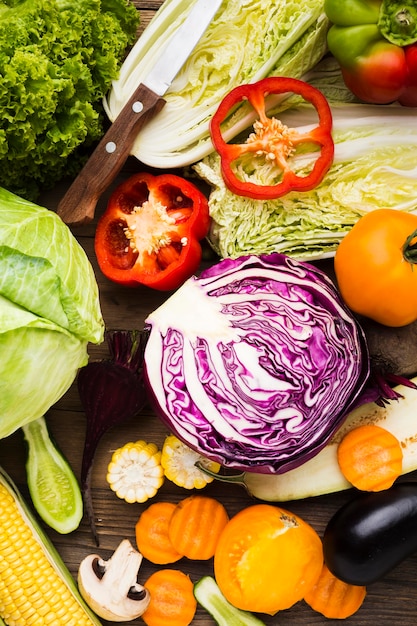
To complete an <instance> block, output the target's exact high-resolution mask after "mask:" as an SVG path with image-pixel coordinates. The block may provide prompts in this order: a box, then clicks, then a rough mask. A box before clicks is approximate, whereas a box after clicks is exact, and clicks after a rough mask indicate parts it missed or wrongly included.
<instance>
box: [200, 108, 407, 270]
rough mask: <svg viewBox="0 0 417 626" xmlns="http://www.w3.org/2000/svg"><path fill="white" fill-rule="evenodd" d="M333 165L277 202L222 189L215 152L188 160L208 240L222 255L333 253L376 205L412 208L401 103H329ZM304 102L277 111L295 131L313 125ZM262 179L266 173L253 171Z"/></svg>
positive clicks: (306, 256)
mask: <svg viewBox="0 0 417 626" xmlns="http://www.w3.org/2000/svg"><path fill="white" fill-rule="evenodd" d="M331 110H332V118H333V139H334V144H335V152H334V158H333V164H332V166H331V168H330V170H329V171H328V172H327V174H326V176H325V177H324V179H323V181H322V182H321V183H320V184H319V185H318V186H316V187H315V188H314V189H312V190H311V191H305V192H303V193H298V192H295V191H294V192H289V193H287V194H286V195H284V196H282V197H281V198H278V199H275V200H253V199H250V198H242V197H241V196H238V195H236V194H234V193H232V192H231V191H229V190H228V188H227V186H226V184H225V182H224V180H223V177H222V174H221V166H220V158H219V156H218V155H217V154H216V153H213V154H210V155H209V156H207V157H206V158H205V159H203V160H202V161H200V162H198V163H197V164H196V165H195V166H194V170H195V171H196V172H197V174H198V175H199V176H200V177H201V178H203V179H204V180H205V181H207V182H208V183H209V185H210V188H211V191H210V195H209V210H210V216H211V226H210V232H209V237H208V239H209V242H210V244H211V246H212V247H213V249H214V250H215V251H216V252H217V253H218V254H219V255H220V256H221V257H231V258H237V257H239V256H241V255H245V254H268V253H271V252H281V253H283V254H288V255H290V256H291V257H293V258H298V259H301V260H313V259H320V258H324V257H329V256H332V255H334V253H335V251H336V249H337V247H338V245H339V243H340V242H341V240H342V239H343V237H344V236H345V235H346V234H347V233H348V232H349V231H350V230H351V228H352V226H353V225H354V224H355V223H356V222H357V221H358V219H359V218H360V217H362V216H363V215H364V214H366V213H369V212H371V211H373V210H375V209H396V210H397V209H400V210H402V211H406V212H414V213H415V212H416V207H417V168H416V167H415V163H416V161H417V126H416V124H415V114H414V113H411V112H410V110H409V109H405V108H404V107H401V106H396V105H393V106H390V107H386V108H383V109H381V107H378V106H376V105H366V104H364V105H358V104H354V103H352V104H341V103H338V104H332V109H331ZM315 118H316V116H315V115H314V114H313V112H312V110H311V107H309V106H303V105H300V106H294V107H292V108H291V109H288V110H287V111H281V112H279V119H280V121H281V122H282V123H283V124H285V125H286V126H288V127H290V128H295V129H297V131H298V132H299V133H302V132H306V131H307V129H310V128H311V127H312V126H311V125H314V124H316V123H317V120H316V119H315ZM257 174H258V176H259V178H260V181H259V182H261V183H262V184H264V185H265V184H267V183H268V179H267V178H266V175H267V174H268V171H265V170H264V169H261V168H260V169H259V170H257Z"/></svg>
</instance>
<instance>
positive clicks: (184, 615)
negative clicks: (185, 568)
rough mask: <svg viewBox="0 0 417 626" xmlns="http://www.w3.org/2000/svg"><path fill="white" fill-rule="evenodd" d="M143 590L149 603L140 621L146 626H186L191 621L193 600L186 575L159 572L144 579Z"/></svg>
mask: <svg viewBox="0 0 417 626" xmlns="http://www.w3.org/2000/svg"><path fill="white" fill-rule="evenodd" d="M145 587H146V588H147V589H148V591H149V593H150V597H151V600H150V603H149V606H148V608H147V609H146V611H145V613H144V614H143V615H142V619H143V621H144V622H145V624H147V626H188V624H191V622H192V621H193V618H194V615H195V612H196V609H197V601H196V599H195V597H194V592H193V590H194V586H193V583H192V582H191V579H190V577H189V576H187V575H186V574H184V573H183V572H181V571H179V570H174V569H161V570H158V571H156V572H154V573H153V574H151V576H150V577H149V578H148V580H147V581H146V583H145Z"/></svg>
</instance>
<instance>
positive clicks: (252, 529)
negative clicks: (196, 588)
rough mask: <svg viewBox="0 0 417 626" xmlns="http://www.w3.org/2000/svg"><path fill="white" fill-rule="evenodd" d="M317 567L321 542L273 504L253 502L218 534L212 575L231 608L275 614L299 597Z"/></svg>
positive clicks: (313, 580) (308, 528)
mask: <svg viewBox="0 0 417 626" xmlns="http://www.w3.org/2000/svg"><path fill="white" fill-rule="evenodd" d="M322 563H323V550H322V543H321V539H320V537H319V536H318V534H317V532H316V531H315V530H314V528H313V527H312V526H310V524H308V523H307V522H305V521H304V520H303V519H302V518H300V517H298V516H297V515H294V514H293V513H292V512H291V511H288V510H286V509H283V508H280V507H278V506H272V505H270V504H254V505H252V506H249V507H246V508H244V509H242V510H241V511H239V513H237V514H236V515H235V516H234V517H232V518H231V520H230V521H229V522H228V524H227V526H226V527H225V529H224V530H223V532H222V534H221V536H220V539H219V541H218V544H217V548H216V554H215V555H214V575H215V579H216V581H217V584H218V585H219V587H220V590H221V591H222V593H223V594H224V596H225V597H226V599H227V600H228V601H229V602H230V603H231V604H233V605H234V606H236V607H238V608H239V609H242V610H244V611H254V612H257V613H258V612H259V613H268V614H269V615H275V613H277V612H278V611H281V610H285V609H288V608H290V607H291V606H293V605H294V604H295V603H296V602H298V601H300V600H301V599H302V598H303V597H304V595H305V594H306V593H307V591H308V589H310V588H311V587H313V585H314V584H315V583H316V581H317V579H318V577H319V575H320V572H321V568H322Z"/></svg>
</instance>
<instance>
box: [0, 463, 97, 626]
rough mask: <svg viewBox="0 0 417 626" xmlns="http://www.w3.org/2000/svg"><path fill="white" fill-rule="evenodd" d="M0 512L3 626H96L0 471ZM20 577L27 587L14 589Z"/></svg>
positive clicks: (0, 612) (65, 571)
mask: <svg viewBox="0 0 417 626" xmlns="http://www.w3.org/2000/svg"><path fill="white" fill-rule="evenodd" d="M0 512H1V519H0V538H1V541H0V543H1V548H0V556H1V563H2V565H1V568H0V616H1V618H2V619H3V620H4V623H5V624H7V625H10V626H12V625H15V624H18V623H20V624H34V623H36V624H38V625H39V626H47V625H48V624H54V626H66V625H68V624H69V623H73V624H76V625H77V626H93V625H94V626H100V621H99V620H98V618H97V617H96V616H95V615H94V614H93V613H92V612H91V611H90V610H89V608H88V607H87V605H86V604H85V602H84V601H83V599H82V598H81V595H80V593H79V592H78V589H77V586H76V584H75V581H74V579H73V578H72V576H71V573H70V572H69V571H68V569H67V567H66V566H65V565H64V563H63V561H62V559H61V557H60V556H59V554H58V552H57V551H56V549H55V548H54V547H53V545H52V543H51V542H50V540H49V539H48V538H47V536H46V535H45V534H44V533H43V532H42V530H41V528H40V526H39V525H38V524H37V522H36V520H35V518H34V516H33V515H32V514H31V512H30V510H29V508H28V507H27V505H26V503H25V502H24V500H23V498H22V497H21V495H20V494H19V492H18V490H17V489H16V486H15V485H14V484H13V482H12V481H11V480H10V478H9V476H8V475H7V474H6V473H5V472H4V471H3V470H2V469H0ZM24 574H26V576H27V577H28V580H29V583H28V584H27V585H16V580H19V577H21V576H22V575H24ZM19 620H20V621H19Z"/></svg>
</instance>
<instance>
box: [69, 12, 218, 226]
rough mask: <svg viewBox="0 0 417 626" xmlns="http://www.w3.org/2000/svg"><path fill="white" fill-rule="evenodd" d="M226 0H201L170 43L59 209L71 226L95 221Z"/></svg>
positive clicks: (93, 154) (118, 117) (124, 108)
mask: <svg viewBox="0 0 417 626" xmlns="http://www.w3.org/2000/svg"><path fill="white" fill-rule="evenodd" d="M221 3H222V0H197V2H196V3H195V5H194V6H193V8H192V9H191V11H190V13H189V14H188V16H187V17H186V19H185V20H184V22H183V23H182V24H181V26H180V27H179V28H178V30H177V31H176V32H175V33H174V35H173V36H172V37H171V39H170V40H169V41H168V43H167V45H166V46H165V48H164V50H163V51H162V53H161V55H160V56H159V58H158V59H157V61H156V62H155V64H154V66H153V68H152V69H151V71H150V72H149V73H148V75H147V76H146V77H145V78H144V80H143V81H142V82H141V83H140V84H139V86H138V87H137V88H136V90H135V91H134V93H133V94H132V96H131V97H130V99H129V100H128V102H127V103H126V104H125V105H124V107H123V108H122V110H121V111H120V113H119V114H118V115H117V117H116V119H115V120H114V121H113V123H112V124H111V125H110V127H109V129H108V131H107V132H106V133H105V134H104V136H103V137H102V139H101V140H100V142H99V143H98V145H97V147H96V148H95V150H94V151H93V152H92V154H91V156H90V157H89V159H88V161H87V162H86V164H85V165H84V167H83V168H82V170H81V171H80V173H79V174H78V176H77V177H76V178H75V180H74V181H73V183H72V184H71V185H70V187H69V189H68V190H67V192H66V193H65V195H64V196H63V198H62V199H61V201H60V202H59V204H58V208H57V213H58V215H59V216H60V217H61V219H62V220H63V221H64V222H65V223H66V224H68V225H73V226H76V225H80V224H85V223H88V222H91V220H92V219H93V218H94V213H95V208H96V204H97V201H98V200H99V198H100V196H101V194H102V193H103V192H104V191H105V190H106V189H107V187H108V186H109V185H110V184H111V183H112V182H113V180H114V179H115V178H116V176H117V174H118V173H119V172H120V170H121V168H122V167H123V165H124V163H125V162H126V160H127V158H128V156H129V154H130V151H131V149H132V146H133V143H134V141H135V139H136V136H137V134H138V132H139V131H140V129H141V128H142V127H143V126H144V125H145V124H146V123H147V122H149V121H150V120H151V119H152V118H153V117H154V116H155V115H157V113H159V111H160V110H161V109H162V107H163V106H164V104H165V100H164V99H163V97H162V96H163V95H164V94H165V93H166V92H167V90H168V89H169V87H170V85H171V83H172V81H173V80H174V78H175V76H176V75H177V74H178V72H179V71H180V69H181V68H182V66H183V65H184V63H185V61H186V60H187V59H188V57H189V55H190V54H191V52H192V51H193V50H194V48H195V46H196V45H197V43H198V41H199V40H200V39H201V37H202V35H203V34H204V32H205V31H206V29H207V27H208V25H209V24H210V22H211V21H212V19H213V17H214V15H215V14H216V12H217V10H218V9H219V7H220V5H221Z"/></svg>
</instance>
